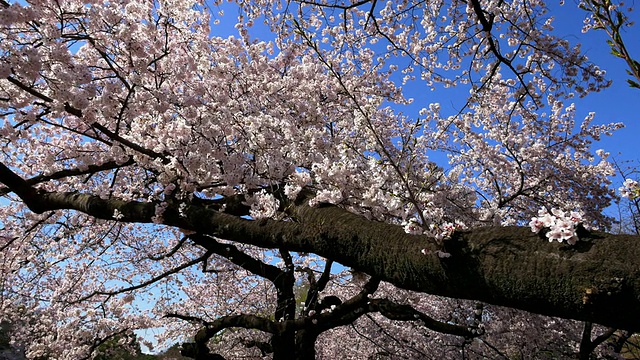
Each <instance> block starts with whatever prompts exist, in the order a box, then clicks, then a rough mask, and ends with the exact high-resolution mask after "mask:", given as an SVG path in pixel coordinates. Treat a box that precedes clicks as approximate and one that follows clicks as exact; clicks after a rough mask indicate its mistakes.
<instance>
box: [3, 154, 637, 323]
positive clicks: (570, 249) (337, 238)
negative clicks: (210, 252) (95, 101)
mask: <svg viewBox="0 0 640 360" xmlns="http://www.w3.org/2000/svg"><path fill="white" fill-rule="evenodd" d="M0 176H1V178H0V181H1V182H3V183H4V184H5V185H6V186H8V187H9V188H11V190H13V191H14V192H16V194H17V195H18V196H20V197H21V198H22V200H23V201H24V202H25V204H26V205H27V206H29V208H30V209H32V210H33V211H34V212H39V213H41V212H44V211H47V210H60V209H73V210H77V211H81V212H84V213H86V214H88V215H91V216H94V217H96V218H101V219H112V218H113V214H114V211H115V210H116V209H117V210H118V211H119V212H120V213H121V214H123V216H124V217H123V218H122V219H121V221H128V222H140V223H151V222H152V221H151V219H152V217H153V216H154V215H155V204H153V203H142V202H126V201H121V200H116V199H109V200H104V199H100V198H99V197H97V196H91V195H86V194H77V193H45V192H40V193H38V192H36V191H35V190H34V189H33V188H31V187H29V186H28V185H27V184H25V183H24V181H21V179H20V177H19V176H18V175H16V174H14V173H13V172H11V170H9V169H8V168H6V167H4V166H1V167H0ZM292 214H293V216H295V218H296V219H297V220H298V222H291V221H290V222H278V221H272V220H266V221H251V220H246V219H242V218H239V217H235V216H232V215H229V214H224V213H220V212H217V211H213V210H210V209H207V208H202V207H198V206H187V209H186V210H185V212H184V215H186V216H184V217H182V216H181V215H180V214H179V212H178V211H177V209H173V208H169V209H167V211H166V212H165V213H164V215H163V218H164V224H165V225H170V226H177V227H180V228H184V229H188V230H192V231H196V232H199V233H204V234H209V235H212V236H216V237H219V238H223V239H227V240H230V241H236V242H240V243H246V244H251V245H255V246H259V247H263V248H270V249H280V248H282V249H287V250H289V251H300V252H311V253H315V254H318V255H320V256H323V257H325V258H328V259H332V260H334V261H336V262H339V263H341V264H343V265H345V266H350V267H352V268H354V269H356V270H358V271H362V272H364V273H367V274H370V275H372V276H375V277H378V278H380V279H382V280H385V281H388V282H390V283H392V284H394V285H396V286H399V287H401V288H405V289H409V290H415V291H420V292H424V293H429V294H434V295H442V296H448V297H454V298H461V299H473V300H478V301H484V302H487V303H491V304H495V305H501V306H509V307H513V308H518V309H522V310H526V311H531V312H535V313H539V314H543V315H549V316H559V317H563V318H570V319H577V320H583V321H591V322H594V323H599V324H602V325H605V326H609V327H614V328H618V329H625V330H632V331H638V330H640V270H639V269H640V263H639V260H638V259H640V241H639V239H638V237H637V236H626V235H610V234H605V233H591V234H583V236H582V238H581V241H579V242H578V244H577V245H575V246H568V245H566V244H561V243H557V242H553V243H549V242H548V241H546V240H544V239H541V238H540V237H539V236H538V235H536V234H534V233H532V232H531V231H530V230H529V229H528V228H518V227H489V228H479V229H472V230H469V231H466V232H462V233H457V234H455V235H454V238H453V239H451V240H449V241H447V242H445V243H444V246H445V250H446V251H447V252H448V253H450V254H451V255H452V256H451V257H450V258H446V259H440V258H438V257H437V256H425V255H423V254H422V253H421V250H422V249H425V248H426V249H429V250H432V251H435V250H437V249H435V248H433V246H434V245H431V244H433V241H430V239H428V238H426V237H421V236H413V235H408V234H406V233H404V231H403V230H402V229H401V228H400V227H398V226H394V225H389V224H384V223H379V222H375V221H369V220H367V219H365V218H363V217H361V216H358V215H355V214H352V213H349V212H347V211H345V210H343V209H340V208H338V207H334V206H323V207H320V208H311V207H308V206H306V205H302V204H299V205H293V206H292ZM619 309H625V311H619Z"/></svg>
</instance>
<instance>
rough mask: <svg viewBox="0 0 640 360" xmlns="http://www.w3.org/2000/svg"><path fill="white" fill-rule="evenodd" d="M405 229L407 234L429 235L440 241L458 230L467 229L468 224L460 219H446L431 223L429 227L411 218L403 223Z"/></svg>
mask: <svg viewBox="0 0 640 360" xmlns="http://www.w3.org/2000/svg"><path fill="white" fill-rule="evenodd" d="M402 226H403V229H404V231H405V232H406V233H407V234H411V235H427V236H430V237H433V238H435V239H436V240H438V241H442V240H446V239H448V238H450V237H451V235H453V233H454V232H455V231H456V230H462V229H465V228H466V226H465V225H464V224H463V223H462V222H459V221H456V222H453V223H452V222H448V221H445V222H443V223H442V224H435V223H434V224H430V225H429V226H428V228H427V229H423V227H422V226H421V225H420V223H418V221H417V220H415V219H410V220H408V221H405V222H403V223H402Z"/></svg>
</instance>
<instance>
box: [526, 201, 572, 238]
mask: <svg viewBox="0 0 640 360" xmlns="http://www.w3.org/2000/svg"><path fill="white" fill-rule="evenodd" d="M582 222H583V219H582V213H580V212H579V211H571V212H569V213H568V214H567V213H565V212H564V211H562V210H559V209H551V213H549V212H548V211H547V209H545V208H543V209H540V211H538V216H537V217H534V218H533V219H531V222H529V226H530V227H531V231H533V232H534V233H539V232H540V231H541V230H542V229H547V230H548V231H547V232H546V233H545V236H546V237H547V239H549V242H551V241H553V240H557V241H558V242H563V241H566V242H567V243H568V244H571V245H574V244H575V243H576V242H577V241H578V234H577V233H576V228H577V227H578V225H579V224H581V223H582Z"/></svg>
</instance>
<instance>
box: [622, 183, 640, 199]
mask: <svg viewBox="0 0 640 360" xmlns="http://www.w3.org/2000/svg"><path fill="white" fill-rule="evenodd" d="M618 191H619V192H620V196H622V197H624V198H628V199H629V200H633V199H637V198H639V197H640V184H638V182H637V181H635V180H632V179H626V180H625V181H624V183H622V186H621V187H620V188H619V189H618Z"/></svg>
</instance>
